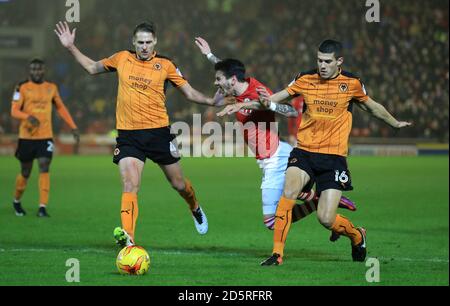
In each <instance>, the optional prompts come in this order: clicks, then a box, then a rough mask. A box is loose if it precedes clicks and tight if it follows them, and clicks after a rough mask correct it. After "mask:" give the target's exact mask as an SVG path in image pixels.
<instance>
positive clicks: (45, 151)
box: [11, 59, 79, 217]
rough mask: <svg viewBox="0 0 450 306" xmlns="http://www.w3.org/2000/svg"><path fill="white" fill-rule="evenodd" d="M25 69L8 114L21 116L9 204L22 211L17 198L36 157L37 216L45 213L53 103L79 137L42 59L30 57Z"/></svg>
mask: <svg viewBox="0 0 450 306" xmlns="http://www.w3.org/2000/svg"><path fill="white" fill-rule="evenodd" d="M29 73H30V76H29V79H28V80H26V81H24V82H21V83H20V84H19V85H18V86H17V87H16V90H15V92H14V97H13V101H12V106H11V115H12V117H14V118H16V119H19V120H21V122H20V127H19V144H18V146H17V151H16V157H17V159H18V160H19V161H20V166H21V173H20V174H19V175H18V176H17V178H16V189H15V195H14V203H13V205H14V209H15V211H16V215H17V216H24V215H25V210H24V209H23V208H22V206H21V203H20V199H21V197H22V195H23V193H24V191H25V188H26V185H27V181H28V178H29V177H30V174H31V169H32V167H33V160H34V159H37V160H38V164H39V172H40V174H39V210H38V216H39V217H48V216H49V215H48V213H47V210H46V207H47V204H48V198H49V191H50V175H49V169H50V163H51V161H52V156H53V129H52V110H53V107H55V108H56V111H57V112H58V114H59V115H60V116H61V117H62V118H63V120H64V121H65V122H66V123H67V125H69V126H70V128H71V129H72V132H73V134H74V137H75V140H76V142H78V141H79V134H78V129H77V126H76V125H75V123H74V122H73V120H72V117H71V116H70V113H69V111H68V110H67V108H66V106H65V105H64V103H63V101H62V99H61V97H60V96H59V92H58V87H57V86H56V84H53V83H50V82H46V81H45V80H44V73H45V64H44V62H43V61H42V60H40V59H34V60H32V61H31V63H30V71H29Z"/></svg>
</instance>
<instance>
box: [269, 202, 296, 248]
mask: <svg viewBox="0 0 450 306" xmlns="http://www.w3.org/2000/svg"><path fill="white" fill-rule="evenodd" d="M294 205H295V200H290V199H287V198H285V197H281V199H280V202H278V207H277V212H276V218H275V227H274V232H273V253H277V254H280V256H283V252H284V244H285V242H286V238H287V234H288V233H289V228H290V227H291V223H292V209H293V207H294Z"/></svg>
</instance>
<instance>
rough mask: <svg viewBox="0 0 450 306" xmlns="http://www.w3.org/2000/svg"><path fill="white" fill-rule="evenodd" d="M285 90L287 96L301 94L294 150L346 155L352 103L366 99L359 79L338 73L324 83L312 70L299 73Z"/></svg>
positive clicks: (344, 73)
mask: <svg viewBox="0 0 450 306" xmlns="http://www.w3.org/2000/svg"><path fill="white" fill-rule="evenodd" d="M286 90H287V92H288V93H289V94H290V95H291V96H294V95H302V96H303V97H304V100H305V101H304V113H303V117H302V122H301V124H300V126H299V129H298V133H297V141H298V148H300V149H302V150H306V151H309V152H314V153H324V154H333V155H340V156H347V154H348V138H349V136H350V130H351V128H352V106H353V105H352V104H353V102H358V103H364V102H367V100H368V99H369V97H368V96H367V93H366V90H365V88H364V85H363V83H362V82H361V81H360V80H359V78H358V77H356V76H354V75H352V74H351V73H348V72H345V71H340V73H339V75H338V76H337V77H335V78H334V79H330V80H325V79H322V78H321V77H320V75H319V74H318V72H317V70H313V71H310V72H306V73H301V74H300V75H299V76H298V77H297V78H296V80H295V81H294V82H292V83H291V84H290V85H289V86H288V87H287V88H286Z"/></svg>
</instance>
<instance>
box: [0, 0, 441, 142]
mask: <svg viewBox="0 0 450 306" xmlns="http://www.w3.org/2000/svg"><path fill="white" fill-rule="evenodd" d="M93 1H94V0H93ZM94 2H95V5H94V7H95V9H94V10H90V11H89V12H83V11H82V13H83V14H82V15H81V23H79V24H77V25H76V27H77V28H78V29H77V45H78V47H79V48H80V50H83V52H85V54H87V55H88V56H90V57H92V58H94V59H101V58H105V57H108V56H110V55H112V54H113V53H115V52H116V51H119V50H123V49H130V48H131V32H132V29H133V28H134V26H135V25H136V24H137V23H139V22H141V21H144V20H152V21H153V22H154V23H155V24H156V27H157V28H156V29H157V37H158V45H157V47H156V49H157V50H158V52H160V53H161V54H162V55H166V56H168V57H170V58H172V59H173V60H174V62H175V63H176V64H177V65H178V66H179V68H180V70H181V71H182V73H183V74H184V75H185V77H186V78H187V79H189V81H190V83H191V84H192V85H193V86H194V87H196V88H198V89H200V90H202V91H203V92H205V93H208V94H210V95H212V94H213V93H214V91H215V89H214V87H213V81H214V69H213V67H212V66H211V64H210V63H209V62H208V61H207V60H206V59H205V58H204V57H203V56H202V55H201V54H200V52H199V51H198V49H197V47H196V46H195V44H194V37H196V36H201V37H203V38H205V39H206V40H207V41H208V42H209V43H210V45H211V47H212V49H213V52H214V53H215V54H216V55H217V56H219V57H221V58H225V57H234V58H239V59H241V60H242V61H243V62H244V63H245V64H246V66H247V71H248V75H251V76H255V77H257V78H258V79H259V80H261V81H262V82H264V83H266V84H267V85H268V86H269V87H271V88H272V89H273V90H274V91H277V90H280V89H283V88H284V87H285V86H286V85H287V84H289V83H290V82H291V81H292V80H293V79H294V77H295V76H296V74H298V73H299V72H300V71H307V70H310V69H312V68H314V67H315V66H316V62H315V56H316V53H315V52H316V48H317V46H318V45H319V43H320V42H321V41H322V40H323V39H326V38H333V39H337V40H340V41H342V42H343V44H344V47H345V50H344V55H345V63H344V69H345V70H347V71H350V72H352V73H354V74H357V75H358V76H360V77H361V79H362V81H363V82H364V83H365V86H366V88H367V90H368V92H369V95H370V96H372V97H373V98H374V99H375V100H376V101H378V102H380V103H381V104H384V105H385V106H386V108H387V109H389V111H390V112H391V113H393V114H394V115H395V116H396V117H397V118H399V119H402V120H412V121H413V122H414V126H413V127H411V128H409V129H405V130H403V131H401V132H399V134H398V135H399V136H400V137H408V138H409V137H411V138H427V139H435V140H437V141H442V142H448V139H449V134H448V121H449V115H448V110H449V96H448V92H449V90H448V84H449V83H448V82H449V69H448V67H449V57H448V54H449V43H448V2H446V1H440V0H430V1H420V2H419V1H415V2H411V1H406V0H405V1H404V0H398V1H381V22H379V23H376V22H375V23H368V22H367V21H366V20H365V15H366V11H367V10H368V9H369V8H368V7H366V6H365V1H362V0H341V1H321V0H302V1H298V0H283V1H274V0H260V1H238V0H190V1H182V0H170V1H167V0H154V1H145V0H135V1H133V2H132V4H131V2H126V1H114V2H110V1H107V0H95V1H94ZM106 8H107V9H106ZM0 14H2V15H1V16H2V18H1V19H2V22H1V23H2V25H9V24H12V25H13V23H12V22H11V23H8V21H7V19H8V18H16V17H15V16H11V15H9V14H3V13H1V12H0ZM46 39H47V42H48V43H47V44H46V45H48V50H47V53H46V54H44V58H45V59H46V60H47V63H48V73H47V75H48V79H49V80H52V81H55V82H56V83H57V84H58V85H59V88H60V91H61V95H62V97H63V99H64V100H65V102H66V104H67V106H68V107H69V109H70V110H71V113H72V114H73V116H74V120H75V121H76V122H77V124H78V126H79V128H80V130H81V131H82V132H83V133H91V132H92V133H106V132H108V131H109V130H111V129H113V128H114V122H115V118H114V108H115V97H116V81H115V78H114V77H112V76H110V75H107V74H106V75H103V76H101V77H100V78H96V79H95V80H93V79H92V78H91V77H89V76H88V75H87V74H86V73H85V72H84V71H82V69H81V68H79V67H78V65H77V64H76V63H75V61H73V60H72V59H71V58H70V55H69V54H67V52H66V51H65V50H63V49H62V48H61V47H60V46H59V45H58V43H57V37H56V36H55V35H54V33H53V31H52V29H48V35H47V37H46ZM16 62H17V64H18V62H19V61H16ZM21 64H22V67H20V68H19V69H22V71H23V78H26V61H22V62H21ZM10 66H11V65H10ZM17 81H19V80H10V79H8V80H4V82H3V84H0V86H2V87H3V90H2V92H3V93H4V94H3V96H2V101H1V104H0V105H1V117H0V126H2V127H3V129H4V131H5V132H6V133H8V132H10V133H12V132H15V131H16V127H17V123H15V122H14V121H13V120H12V119H11V118H10V117H9V105H10V96H11V93H12V90H13V87H14V83H15V82H17ZM167 103H168V104H167V107H168V111H169V114H170V115H171V119H172V122H174V121H186V122H188V123H189V122H191V121H192V113H203V114H204V118H205V120H218V119H217V118H215V116H214V112H215V110H214V109H205V108H204V107H201V106H197V105H194V104H191V103H188V102H187V101H186V100H185V99H184V98H183V97H182V96H181V95H180V94H178V93H176V91H174V90H169V92H168V102H167ZM56 127H57V128H59V127H62V124H60V123H58V124H56ZM286 130H287V128H284V127H282V132H285V131H286ZM352 133H353V134H352V135H353V136H363V137H390V136H394V135H396V133H397V132H396V131H394V130H392V129H390V128H389V127H387V126H386V125H384V124H382V123H381V122H378V121H376V120H374V119H371V118H370V117H369V116H367V115H363V114H360V111H359V110H356V109H355V116H354V129H353V131H352Z"/></svg>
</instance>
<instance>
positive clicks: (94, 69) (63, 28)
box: [54, 21, 107, 75]
mask: <svg viewBox="0 0 450 306" xmlns="http://www.w3.org/2000/svg"><path fill="white" fill-rule="evenodd" d="M54 31H55V33H56V35H57V36H58V38H59V41H60V42H61V45H63V47H65V48H66V49H67V50H69V51H70V53H72V55H73V56H74V57H75V59H76V60H77V62H78V63H79V64H80V65H81V66H83V68H84V69H85V70H86V71H87V72H88V73H89V74H91V75H94V74H99V73H103V72H107V70H106V69H105V67H104V66H103V64H102V63H101V62H96V61H94V60H92V59H90V58H89V57H87V56H86V55H84V54H83V53H81V51H80V50H78V48H77V47H76V46H75V34H76V31H77V29H76V28H75V29H73V31H70V28H69V25H68V24H67V22H64V23H62V22H61V21H60V22H59V23H57V24H56V29H55V30H54Z"/></svg>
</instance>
